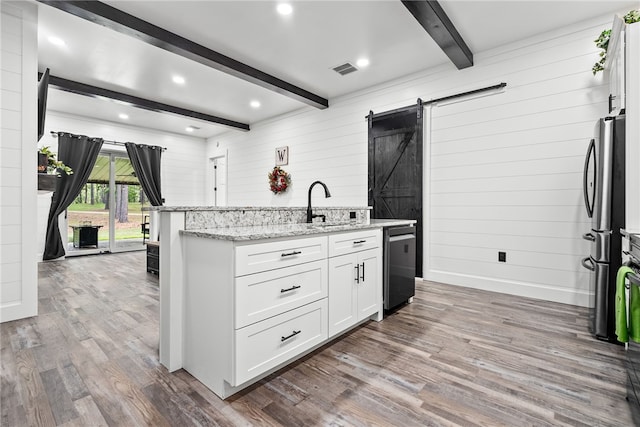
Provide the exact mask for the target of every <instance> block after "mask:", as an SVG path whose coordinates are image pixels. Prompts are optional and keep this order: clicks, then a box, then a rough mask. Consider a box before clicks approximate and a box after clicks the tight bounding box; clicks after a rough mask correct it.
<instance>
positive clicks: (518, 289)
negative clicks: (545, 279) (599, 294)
mask: <svg viewBox="0 0 640 427" xmlns="http://www.w3.org/2000/svg"><path fill="white" fill-rule="evenodd" d="M425 273H426V274H424V276H425V280H429V281H433V282H440V283H445V284H448V285H457V286H465V287H468V288H474V289H482V290H485V291H492V292H500V293H503V294H509V295H518V296H523V297H529V298H536V299H541V300H545V301H553V302H559V303H563V304H571V305H576V306H580V307H589V300H590V298H592V295H591V294H590V293H589V292H584V291H579V290H575V289H563V288H558V287H553V286H545V285H541V284H539V283H528V282H516V281H510V280H501V279H495V278H491V277H481V276H474V275H471V274H461V273H452V272H448V271H437V270H429V271H425Z"/></svg>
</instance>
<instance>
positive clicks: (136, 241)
mask: <svg viewBox="0 0 640 427" xmlns="http://www.w3.org/2000/svg"><path fill="white" fill-rule="evenodd" d="M145 203H148V202H147V199H146V196H145V194H144V191H143V190H142V186H141V185H140V182H139V181H138V178H137V176H136V174H135V172H134V170H133V166H132V165H131V161H130V160H129V157H128V156H127V154H126V153H116V152H101V153H100V154H99V155H98V158H97V160H96V164H95V166H94V167H93V170H92V171H91V175H90V176H89V179H88V181H87V183H86V184H85V185H84V187H83V188H82V190H81V191H80V194H79V195H78V196H77V197H76V199H75V200H74V202H73V203H72V204H71V205H70V206H69V208H68V209H67V211H66V219H67V221H66V222H67V238H68V240H67V241H68V243H67V251H66V252H67V256H75V255H89V254H96V253H105V252H125V251H134V250H143V249H145V246H144V243H143V240H144V237H145V236H144V233H143V224H144V222H145V221H144V215H145V212H143V211H142V208H143V207H144V205H145Z"/></svg>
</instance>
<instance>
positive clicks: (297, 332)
mask: <svg viewBox="0 0 640 427" xmlns="http://www.w3.org/2000/svg"><path fill="white" fill-rule="evenodd" d="M300 332H302V330H300V331H295V330H294V331H293V332H291V335H287V336H286V337H282V338H280V342H285V341H286V340H288V339H289V338H293V337H295V336H296V335H298V334H299V333H300Z"/></svg>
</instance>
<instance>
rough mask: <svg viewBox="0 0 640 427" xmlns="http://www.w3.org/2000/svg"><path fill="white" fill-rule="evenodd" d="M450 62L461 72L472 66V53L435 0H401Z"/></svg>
mask: <svg viewBox="0 0 640 427" xmlns="http://www.w3.org/2000/svg"><path fill="white" fill-rule="evenodd" d="M402 4H404V5H405V7H406V8H407V9H408V10H409V12H411V14H412V15H413V16H414V18H416V19H417V20H418V23H420V25H422V27H423V28H424V29H425V30H426V31H427V33H429V35H430V36H431V38H432V39H433V40H434V41H435V42H436V43H437V44H438V46H440V49H442V50H443V51H444V53H445V54H446V55H447V56H448V57H449V59H450V60H451V62H453V63H454V65H455V66H456V67H457V68H458V70H461V69H463V68H467V67H471V66H472V65H473V53H472V52H471V49H469V47H468V46H467V44H466V43H465V42H464V40H463V39H462V36H461V35H460V33H458V30H456V27H455V26H454V25H453V23H452V22H451V20H450V19H449V17H448V16H447V14H446V13H445V12H444V10H443V9H442V6H440V4H439V3H438V2H437V1H436V0H402Z"/></svg>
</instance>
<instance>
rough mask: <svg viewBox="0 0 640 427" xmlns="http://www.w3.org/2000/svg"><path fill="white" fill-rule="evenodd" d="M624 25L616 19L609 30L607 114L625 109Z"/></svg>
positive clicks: (606, 67)
mask: <svg viewBox="0 0 640 427" xmlns="http://www.w3.org/2000/svg"><path fill="white" fill-rule="evenodd" d="M625 56H626V55H625V24H624V21H623V20H622V18H620V17H616V18H615V19H614V21H613V25H612V28H611V37H610V38H609V47H608V48H607V62H606V63H605V70H606V73H607V75H608V77H609V114H610V115H618V114H620V112H621V111H622V110H624V109H625V104H626V96H625V95H626V93H625V92H626V91H625V80H626V79H625V74H626V70H625V61H626V58H625Z"/></svg>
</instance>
